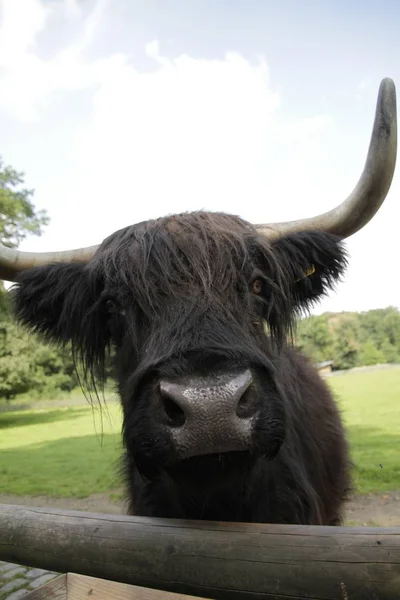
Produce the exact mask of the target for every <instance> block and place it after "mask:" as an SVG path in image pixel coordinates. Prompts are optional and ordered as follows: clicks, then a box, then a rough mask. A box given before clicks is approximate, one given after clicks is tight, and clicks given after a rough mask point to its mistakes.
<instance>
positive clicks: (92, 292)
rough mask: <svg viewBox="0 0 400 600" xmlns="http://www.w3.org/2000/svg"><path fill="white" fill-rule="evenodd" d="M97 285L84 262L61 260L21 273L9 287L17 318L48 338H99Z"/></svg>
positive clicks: (78, 341) (76, 340) (76, 341)
mask: <svg viewBox="0 0 400 600" xmlns="http://www.w3.org/2000/svg"><path fill="white" fill-rule="evenodd" d="M100 296H101V285H100V282H98V281H97V279H96V278H95V277H94V276H93V275H90V274H89V272H88V270H87V269H86V268H85V266H84V265H82V264H79V263H61V264H52V265H47V266H40V267H34V268H32V269H28V270H27V271H24V272H23V273H21V274H20V275H19V277H18V280H17V283H16V284H15V285H14V286H13V288H12V290H11V297H12V300H13V306H14V312H15V316H16V318H17V320H18V321H19V322H20V323H22V324H23V325H25V326H26V327H28V328H29V329H30V330H31V331H33V332H36V333H39V334H41V335H42V336H44V338H45V339H46V340H48V341H52V342H57V343H59V344H62V345H63V344H65V343H67V342H72V343H73V344H74V345H76V344H78V345H79V344H81V343H82V341H85V340H86V341H87V342H88V341H90V343H91V344H93V343H96V341H97V342H99V341H100V339H99V338H100V337H101V335H102V334H104V332H102V319H100V318H99V310H98V309H99V299H100Z"/></svg>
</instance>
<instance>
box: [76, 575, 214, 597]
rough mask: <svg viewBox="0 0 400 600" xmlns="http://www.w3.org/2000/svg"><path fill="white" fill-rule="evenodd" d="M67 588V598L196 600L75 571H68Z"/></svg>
mask: <svg viewBox="0 0 400 600" xmlns="http://www.w3.org/2000/svg"><path fill="white" fill-rule="evenodd" d="M67 590H68V600H83V599H84V598H90V600H196V598H195V596H186V595H185V596H184V595H182V594H175V593H174V592H163V591H161V590H151V589H149V588H143V587H139V586H136V585H128V584H126V583H116V582H115V581H107V580H106V579H98V578H97V577H88V576H87V575H77V574H76V573H68V578H67ZM204 600H207V599H204Z"/></svg>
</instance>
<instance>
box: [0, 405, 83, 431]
mask: <svg viewBox="0 0 400 600" xmlns="http://www.w3.org/2000/svg"><path fill="white" fill-rule="evenodd" d="M87 412H88V410H87V407H82V408H80V409H54V410H36V411H34V412H30V411H29V412H9V413H7V412H5V413H0V429H5V428H6V427H23V426H25V425H38V424H42V423H54V421H63V420H66V419H69V420H70V419H77V418H78V417H81V416H83V415H86V414H87Z"/></svg>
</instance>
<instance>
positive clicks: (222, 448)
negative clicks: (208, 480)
mask: <svg viewBox="0 0 400 600" xmlns="http://www.w3.org/2000/svg"><path fill="white" fill-rule="evenodd" d="M252 383H253V377H252V374H251V371H250V370H249V369H246V370H245V371H241V372H239V373H238V372H236V373H223V374H219V375H216V376H213V377H191V378H182V379H179V380H177V381H168V380H161V381H160V384H159V390H160V395H161V400H162V403H163V408H164V411H165V415H166V426H167V427H168V428H169V430H170V433H171V435H172V437H173V439H174V441H175V444H176V447H177V451H178V454H179V455H180V456H181V457H189V456H195V455H202V454H213V453H220V452H229V451H235V450H245V449H247V448H248V446H249V443H250V438H251V428H252V422H253V419H254V416H255V411H256V401H255V392H254V389H253V386H252Z"/></svg>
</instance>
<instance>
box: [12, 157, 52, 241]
mask: <svg viewBox="0 0 400 600" xmlns="http://www.w3.org/2000/svg"><path fill="white" fill-rule="evenodd" d="M23 184H24V174H23V173H19V172H17V171H15V169H13V168H12V167H9V166H5V165H4V162H3V160H2V159H1V157H0V242H1V243H2V244H4V245H5V246H9V247H10V248H12V247H15V246H19V244H20V243H21V242H22V240H24V239H25V238H26V236H27V235H28V234H31V235H41V234H42V228H43V227H44V226H45V225H47V224H48V222H49V218H48V216H47V214H46V212H45V211H43V210H41V211H37V210H36V209H35V207H34V205H33V203H32V200H31V197H32V195H33V191H32V190H28V189H27V188H25V187H21V186H22V185H23Z"/></svg>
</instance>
